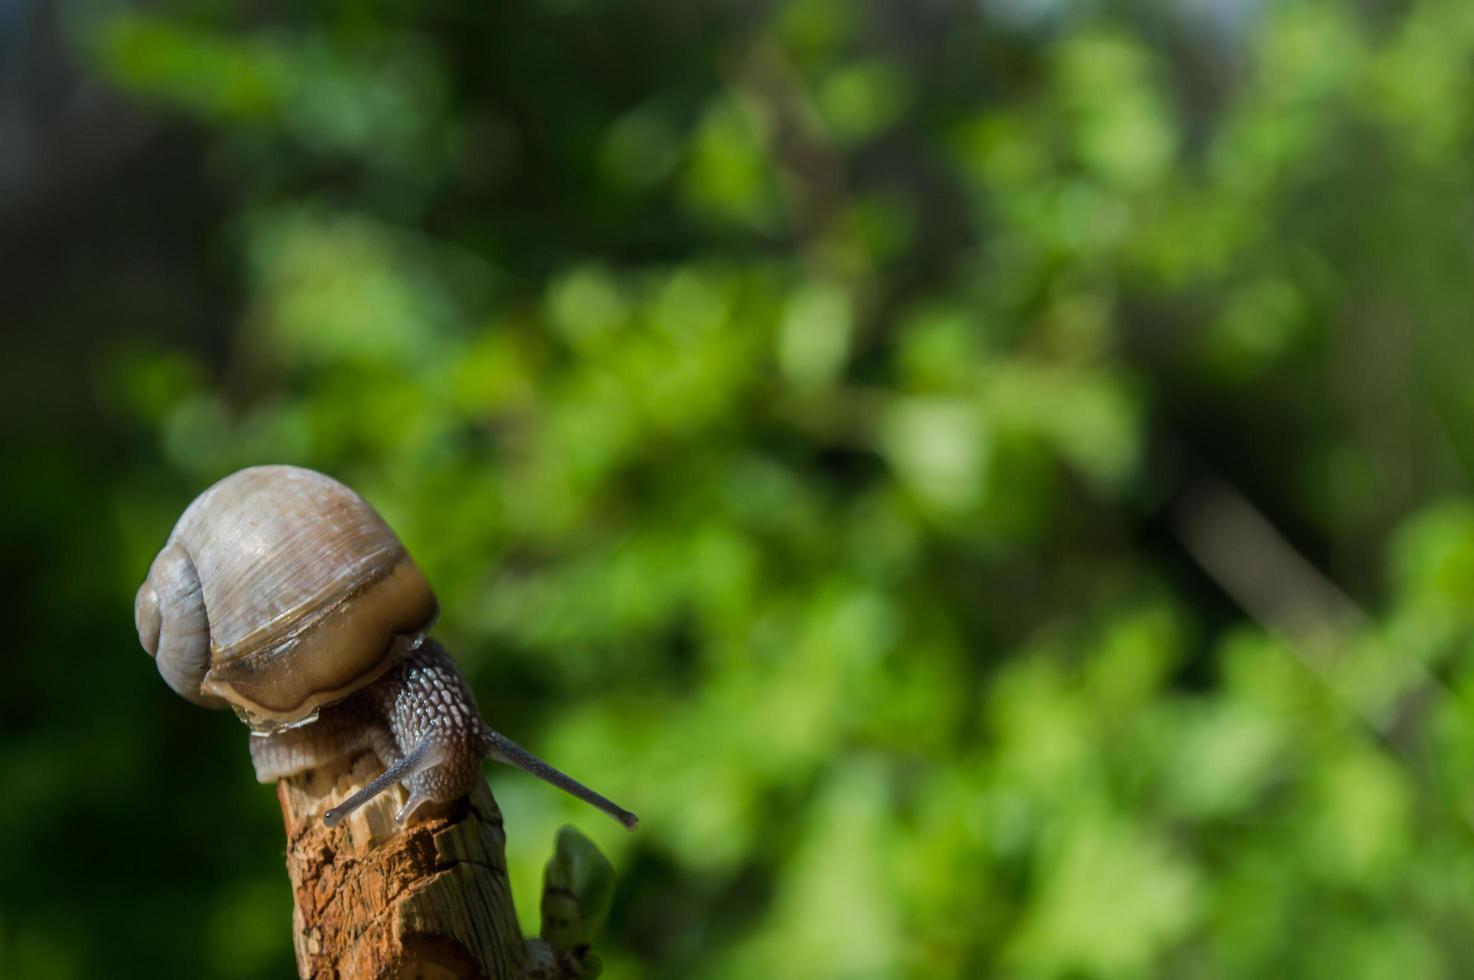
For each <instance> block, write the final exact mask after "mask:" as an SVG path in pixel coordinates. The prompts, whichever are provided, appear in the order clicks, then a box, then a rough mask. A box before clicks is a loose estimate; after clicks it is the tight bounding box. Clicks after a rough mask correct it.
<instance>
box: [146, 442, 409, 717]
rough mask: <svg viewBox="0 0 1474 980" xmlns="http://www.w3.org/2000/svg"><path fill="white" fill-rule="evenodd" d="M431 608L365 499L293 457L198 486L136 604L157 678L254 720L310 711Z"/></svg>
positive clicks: (348, 688)
mask: <svg viewBox="0 0 1474 980" xmlns="http://www.w3.org/2000/svg"><path fill="white" fill-rule="evenodd" d="M437 612H438V607H437V605H436V602H435V596H434V593H433V592H431V590H430V586H429V583H427V582H426V581H425V577H424V575H423V574H422V573H421V572H420V569H419V567H418V566H417V565H416V564H415V563H414V560H413V559H411V558H410V556H409V553H408V552H407V551H405V549H404V546H403V545H402V544H401V543H400V542H399V539H398V538H397V537H396V536H395V534H394V532H393V531H391V530H390V529H389V527H388V525H387V524H385V523H384V521H383V519H382V518H380V517H379V515H378V514H377V513H375V512H374V509H373V508H372V507H370V506H369V505H368V504H367V503H366V502H364V500H363V498H361V497H359V496H358V494H356V493H354V492H353V491H352V490H350V489H349V488H348V487H346V486H344V485H343V484H341V483H339V482H338V481H336V480H334V479H332V478H330V477H327V476H324V475H323V474H321V473H316V472H314V471H312V470H307V469H301V468H299V467H295V466H257V467H252V468H250V469H245V470H241V471H239V472H237V473H234V474H232V475H230V476H228V477H226V478H225V479H223V480H221V481H220V482H219V483H216V484H215V485H214V486H212V487H210V488H209V489H208V490H206V491H205V492H204V493H202V494H200V495H199V496H198V497H197V498H195V500H194V502H193V503H191V504H190V505H189V507H188V508H187V509H186V510H185V512H184V514H183V515H182V516H181V517H180V518H179V522H178V523H177V524H176V525H175V526H174V530H173V531H172V532H171V533H170V535H169V539H168V541H167V542H166V543H165V545H164V548H163V550H162V551H160V552H159V555H158V557H157V558H155V559H154V562H153V565H152V567H151V568H150V569H149V573H148V578H147V580H146V581H145V582H144V583H143V585H142V586H141V587H140V588H139V590H138V597H137V599H136V601H135V603H134V619H135V622H136V624H137V626H138V638H139V640H140V642H142V644H143V646H144V649H146V650H147V651H148V652H149V653H150V654H152V655H153V656H154V659H155V662H156V663H157V665H158V669H159V673H160V674H161V675H162V676H163V678H164V680H165V682H166V683H168V685H169V686H170V687H171V688H173V689H174V690H175V691H176V692H177V693H179V694H181V695H183V696H184V697H186V698H188V699H189V700H191V701H194V702H195V703H197V704H202V705H206V706H209V707H227V706H228V707H231V708H234V709H235V710H236V713H237V714H239V715H240V716H241V717H242V718H243V719H245V720H246V722H247V723H248V724H250V725H251V727H252V728H254V729H256V730H258V731H272V730H277V729H281V728H286V727H290V726H292V725H296V724H300V723H303V722H305V721H310V720H312V719H313V718H314V717H316V714H317V712H318V710H319V709H320V708H321V707H323V706H324V705H327V704H331V703H333V702H335V701H338V700H341V699H342V698H344V697H346V696H348V695H349V694H352V693H353V692H354V691H356V690H358V689H360V688H362V687H364V686H366V685H368V684H370V683H372V682H373V681H374V680H376V679H377V678H378V677H380V676H381V675H382V674H384V673H385V672H386V671H387V670H389V668H391V667H393V666H394V665H395V664H396V663H398V662H399V661H400V660H402V659H403V658H404V657H405V656H407V655H408V654H409V653H410V652H411V651H412V650H414V649H415V647H416V646H417V645H418V644H419V642H420V641H421V639H422V638H423V637H424V635H425V633H426V632H427V631H428V630H429V629H430V627H431V626H432V625H433V624H434V621H435V616H436V613H437Z"/></svg>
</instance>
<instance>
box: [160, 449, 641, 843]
mask: <svg viewBox="0 0 1474 980" xmlns="http://www.w3.org/2000/svg"><path fill="white" fill-rule="evenodd" d="M437 612H438V606H437V604H436V601H435V596H434V593H433V592H432V591H431V590H430V586H429V584H428V583H427V582H426V581H425V579H424V576H423V574H421V572H420V570H419V568H418V566H416V565H415V563H414V561H413V559H411V558H410V556H409V554H408V552H407V551H406V550H405V549H404V546H403V545H402V544H400V542H399V539H398V538H397V537H396V536H395V535H394V532H393V531H391V530H390V529H389V527H388V525H387V524H385V523H384V521H383V520H382V518H380V517H379V516H378V514H377V513H376V512H375V511H374V510H373V508H372V507H370V506H369V505H368V504H367V503H366V502H365V501H364V500H363V499H362V498H361V497H359V496H358V495H357V494H356V493H354V492H353V491H352V490H350V489H349V488H348V487H346V486H344V485H343V484H341V483H339V482H337V481H336V480H333V479H332V478H330V477H327V476H324V475H323V474H321V473H316V472H313V471H311V470H305V469H300V468H298V467H291V466H260V467H252V468H250V469H246V470H241V471H240V472H238V473H235V474H232V475H231V476H228V477H226V478H225V479H224V480H221V481H220V482H219V483H217V484H215V485H214V486H212V487H211V488H210V489H208V490H206V491H205V492H204V493H202V494H201V495H200V496H199V497H197V498H195V500H194V502H193V503H191V504H190V505H189V507H188V508H186V510H185V512H184V514H183V515H182V516H181V517H180V519H179V522H178V523H177V524H176V525H175V527H174V530H173V532H172V533H171V534H170V536H169V539H168V541H166V542H165V546H164V549H163V550H162V551H161V552H160V553H159V556H158V557H157V558H156V559H155V560H154V562H153V565H152V566H151V567H150V569H149V574H148V578H147V579H146V580H145V581H144V583H143V585H142V586H141V587H140V588H139V590H138V597H137V599H136V601H135V605H134V618H135V622H136V624H137V627H138V635H139V640H140V642H141V643H142V644H143V647H144V649H145V650H147V651H148V652H149V653H150V654H151V655H153V656H154V658H155V662H156V664H157V667H158V670H159V673H160V675H162V676H163V678H164V681H165V682H166V683H167V684H168V685H169V687H170V688H172V689H173V690H174V691H175V692H176V693H178V694H180V695H181V696H183V697H185V698H188V699H189V700H191V701H193V702H195V703H197V704H200V705H203V706H206V707H216V708H220V707H229V708H232V709H234V710H235V712H236V713H237V714H238V715H239V716H240V717H241V718H242V719H243V720H244V721H245V722H246V723H247V724H248V725H249V726H250V727H251V729H252V732H253V735H254V736H255V737H253V738H252V739H251V742H250V747H251V758H252V762H253V764H254V766H255V768H256V774H257V778H258V779H260V780H261V781H262V782H273V781H275V780H277V779H281V778H284V777H286V776H290V775H294V774H296V773H299V772H304V771H306V770H308V769H313V768H316V767H318V766H321V765H323V764H324V763H326V762H329V761H332V760H333V759H336V758H340V757H342V756H344V755H351V754H355V753H358V752H362V751H372V752H373V753H374V754H375V755H376V756H377V757H378V758H379V760H380V762H381V763H382V765H383V766H384V772H383V773H382V774H381V775H380V776H379V777H377V778H376V779H374V780H373V781H372V782H370V783H369V784H368V785H367V786H365V787H364V788H363V789H362V790H360V791H359V792H358V793H355V794H354V795H353V796H352V797H350V798H349V799H347V800H345V801H343V802H342V803H341V804H339V805H338V806H337V807H334V808H333V809H331V810H329V811H328V812H327V813H326V814H324V821H325V822H326V823H327V824H329V825H330V826H331V825H333V824H336V823H337V822H339V821H340V820H342V819H343V817H345V816H346V815H347V814H349V813H351V812H353V810H355V809H357V808H358V807H360V806H362V805H363V804H364V803H366V802H368V801H369V800H370V799H372V798H374V797H375V796H377V795H378V794H380V793H382V792H384V791H385V790H387V789H389V788H391V787H392V786H394V785H396V784H399V783H403V784H404V786H405V788H406V791H407V794H408V796H407V800H406V802H405V804H404V806H403V807H402V808H401V809H400V810H399V813H398V815H397V819H398V820H400V821H401V822H405V821H408V820H409V819H410V818H411V817H412V816H413V815H414V813H415V812H416V810H417V809H418V808H419V807H420V806H421V805H422V804H425V803H432V802H433V803H443V802H449V801H451V800H454V799H457V798H459V797H461V796H464V795H465V794H466V793H468V792H469V791H470V790H471V788H472V787H473V786H474V785H475V781H476V780H477V779H479V778H480V777H481V763H482V761H483V760H484V759H487V758H492V759H496V760H498V761H501V762H507V763H510V764H512V765H515V766H517V767H519V768H521V769H524V770H526V771H527V772H530V773H532V774H533V775H535V776H537V777H539V778H541V779H544V780H546V781H547V782H550V783H552V784H553V785H555V786H558V787H559V788H560V789H563V790H565V791H566V792H569V793H571V794H573V795H574V796H577V797H579V798H580V799H583V800H585V801H587V802H589V803H591V804H593V805H594V806H596V807H598V808H600V809H601V810H604V811H605V812H606V813H608V814H609V815H610V816H612V817H614V819H616V820H618V821H619V822H620V823H622V824H624V825H625V826H626V827H630V828H633V827H634V826H635V825H636V824H637V823H638V819H637V818H636V817H635V815H634V814H632V813H630V812H628V811H627V810H624V809H622V808H620V807H618V806H616V805H615V804H613V803H611V802H610V801H609V800H607V799H605V798H604V797H603V796H600V795H599V794H597V793H595V792H594V791H592V790H590V789H589V788H587V787H586V786H584V785H582V784H581V783H579V782H577V781H575V780H573V779H572V778H570V777H569V776H567V775H565V774H564V773H562V772H560V771H558V770H557V769H554V768H553V767H552V766H550V765H548V764H547V763H545V762H543V761H542V760H541V759H538V758H537V757H536V756H534V755H532V754H531V753H529V752H527V751H526V750H525V749H523V748H522V747H521V746H519V745H517V744H516V743H515V742H512V741H511V740H510V739H507V738H506V737H504V736H502V735H501V734H499V733H498V732H496V731H494V730H493V729H492V728H490V727H489V726H488V725H486V723H485V722H483V721H482V720H481V716H480V714H479V712H478V711H477V708H476V702H475V699H474V698H473V697H472V694H471V691H470V688H469V686H468V685H467V684H466V681H465V678H464V677H463V676H462V675H461V672H460V670H459V668H458V667H457V666H456V665H455V662H454V661H453V660H451V658H450V656H449V655H448V654H447V653H446V652H445V650H444V649H443V648H442V647H441V646H440V645H439V644H438V643H436V642H435V641H434V640H432V639H430V638H429V637H428V635H427V634H428V631H429V629H430V627H431V626H432V625H433V624H434V621H435V617H436V614H437Z"/></svg>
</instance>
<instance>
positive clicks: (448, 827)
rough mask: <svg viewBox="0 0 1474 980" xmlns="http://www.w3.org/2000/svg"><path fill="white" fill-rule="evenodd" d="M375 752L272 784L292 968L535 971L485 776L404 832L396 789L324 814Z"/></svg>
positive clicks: (312, 973) (422, 974)
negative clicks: (328, 822)
mask: <svg viewBox="0 0 1474 980" xmlns="http://www.w3.org/2000/svg"><path fill="white" fill-rule="evenodd" d="M379 769H380V767H379V765H378V763H377V761H376V760H375V758H374V756H373V755H372V753H368V754H364V755H360V756H358V757H357V758H356V759H348V758H344V759H340V760H338V761H336V762H334V763H331V764H329V765H327V766H323V767H321V768H318V769H314V770H311V771H309V772H306V773H303V774H301V775H298V776H293V777H290V778H288V779H283V780H281V781H280V782H278V783H277V798H278V799H279V800H280V802H281V808H282V817H283V819H284V821H285V823H286V832H287V871H288V873H289V874H290V876H291V880H292V895H293V901H294V905H295V908H294V911H293V915H292V920H293V926H294V931H295V934H296V936H295V945H296V950H297V969H298V972H299V973H300V974H301V976H302V977H303V978H344V980H349V978H359V977H365V978H381V977H382V978H388V977H403V978H425V980H440V978H458V977H484V978H486V980H513V978H521V977H525V976H527V975H528V974H529V972H540V971H539V970H537V967H538V966H539V964H537V963H535V962H533V961H538V960H541V959H543V958H544V956H543V955H541V954H543V953H544V952H545V950H544V949H541V948H540V947H541V945H542V944H540V943H537V942H536V941H534V943H533V944H532V945H529V944H528V942H527V941H526V940H524V939H523V937H522V934H521V930H520V929H519V927H518V925H517V916H516V912H515V910H514V909H513V906H512V892H511V888H510V886H509V885H508V882H507V870H506V855H505V851H504V844H505V840H506V838H505V835H504V833H503V830H502V818H501V812H500V811H499V810H498V809H497V806H496V801H495V800H494V799H492V796H491V791H490V790H488V789H487V788H486V785H485V783H481V784H480V785H479V786H478V787H477V789H476V790H475V791H474V792H473V793H472V794H471V795H470V796H469V797H468V798H467V799H464V800H460V801H457V802H456V803H455V804H452V805H450V806H449V807H447V808H444V809H443V810H441V811H439V812H434V813H433V814H432V815H430V816H428V817H426V816H424V815H423V811H422V815H421V816H420V819H418V820H417V821H416V822H414V823H413V824H412V825H411V826H409V827H407V828H404V829H400V828H399V827H397V826H396V825H395V823H394V818H393V814H394V811H395V810H397V809H398V808H399V806H401V805H402V804H403V802H404V801H403V798H402V791H400V790H398V789H396V790H393V791H391V792H387V793H384V794H382V795H380V796H379V797H378V798H377V799H375V800H373V801H371V802H370V803H368V804H367V805H365V806H364V807H363V808H362V809H360V810H359V811H358V812H356V813H354V814H352V815H351V816H350V817H348V818H347V819H346V820H344V821H343V823H342V824H341V825H339V826H338V827H335V828H328V827H325V826H324V825H323V823H322V814H323V811H324V810H326V809H328V808H329V807H331V806H333V805H335V804H336V803H338V802H340V801H342V800H343V799H344V798H346V797H347V796H348V795H349V794H351V793H353V792H354V791H356V790H357V789H358V788H359V787H361V786H363V785H364V784H365V783H367V782H368V781H369V780H371V779H372V778H373V777H374V776H376V775H377V774H378V772H379Z"/></svg>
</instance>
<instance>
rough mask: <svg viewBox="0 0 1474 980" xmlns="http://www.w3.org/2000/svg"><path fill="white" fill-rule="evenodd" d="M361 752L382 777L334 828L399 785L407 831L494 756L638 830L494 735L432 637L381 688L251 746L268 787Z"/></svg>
mask: <svg viewBox="0 0 1474 980" xmlns="http://www.w3.org/2000/svg"><path fill="white" fill-rule="evenodd" d="M365 750H372V751H373V752H374V754H375V755H377V756H378V757H379V761H380V763H381V764H382V765H383V766H384V772H383V773H382V774H381V775H379V776H378V777H377V778H376V779H374V780H373V781H372V782H370V783H369V784H368V785H367V786H365V787H363V789H361V790H359V791H358V792H357V793H355V794H353V795H352V796H350V797H349V798H348V799H346V800H344V801H343V802H342V803H340V804H339V805H338V806H336V807H334V808H333V809H331V810H329V811H328V812H327V813H326V814H324V815H323V822H324V823H326V824H327V825H328V826H330V827H331V826H335V825H336V824H338V823H339V822H340V821H342V820H343V818H344V817H346V816H348V814H350V813H352V812H353V811H354V810H357V809H358V808H359V807H361V806H363V805H364V804H365V803H367V802H368V801H369V800H371V799H373V798H374V797H376V796H378V795H379V794H380V793H383V792H384V791H386V790H388V789H389V788H390V787H392V786H394V785H395V784H396V783H403V784H404V787H405V789H406V790H407V791H408V798H407V800H406V802H405V804H404V806H403V807H401V808H400V810H399V812H398V813H397V814H396V815H395V819H396V820H398V821H399V822H400V823H406V822H408V821H409V820H410V818H411V817H412V816H413V815H414V813H415V811H416V810H418V809H419V808H420V806H421V805H423V804H425V803H448V802H450V801H452V800H456V799H459V798H461V797H462V796H465V795H466V794H467V793H469V792H470V791H471V789H472V788H473V787H474V786H475V785H476V782H477V780H479V779H481V764H482V761H483V760H485V759H488V758H491V759H496V760H497V761H499V762H506V763H508V764H510V765H514V766H516V767H518V768H519V769H522V770H524V771H526V772H529V773H531V774H532V775H534V776H537V777H538V778H540V779H543V780H545V781H547V782H549V783H551V784H553V785H554V786H557V787H558V788H559V789H562V790H564V791H565V792H568V793H570V794H572V795H574V796H576V797H578V798H579V799H581V800H584V801H585V802H587V803H589V804H591V805H593V806H595V807H597V808H599V809H600V810H603V811H604V812H605V813H607V814H609V815H610V816H611V817H613V818H614V819H615V820H618V821H619V822H620V823H621V824H623V825H624V826H625V827H628V828H630V829H631V830H632V829H634V828H635V827H636V826H637V825H638V824H639V818H638V817H636V816H635V815H634V814H633V813H630V812H629V811H628V810H625V809H623V808H621V807H619V806H617V805H616V804H614V803H612V802H610V801H609V800H608V799H606V798H605V797H603V796H601V795H599V794H598V793H595V792H594V791H593V790H591V789H589V788H588V787H587V786H584V785H583V784H582V783H579V782H578V781H576V780H574V779H573V778H572V777H570V776H568V775H566V774H565V773H563V772H561V771H560V770H558V769H555V768H553V767H552V766H550V765H548V764H547V763H546V762H544V761H542V760H541V759H539V758H537V757H536V756H534V755H532V754H531V753H530V752H528V751H527V750H526V749H524V748H522V747H521V746H520V745H517V744H516V743H515V742H513V741H511V740H510V739H507V738H505V737H504V736H502V735H500V734H499V733H497V732H496V731H493V730H492V729H491V728H490V727H488V726H487V725H486V723H485V722H483V721H482V720H481V716H480V714H479V713H478V712H477V710H476V701H475V698H474V697H473V696H472V695H471V690H470V688H469V687H468V686H467V684H466V681H465V678H464V677H462V676H461V672H460V670H459V668H457V667H456V665H455V662H454V661H453V660H451V659H450V657H449V655H447V654H446V652H445V650H444V648H442V647H441V646H440V644H438V643H436V642H435V641H434V640H431V639H427V640H425V641H424V642H423V643H422V644H421V645H420V647H419V648H418V649H417V650H416V651H415V652H414V653H412V654H411V655H410V656H409V657H408V658H406V659H405V660H404V661H402V662H401V663H400V664H399V665H397V666H396V667H395V668H394V669H392V670H391V671H390V672H389V673H387V674H385V675H384V676H383V677H382V678H380V679H379V680H378V681H376V682H374V683H373V684H371V685H369V686H368V687H367V688H364V689H363V690H362V691H361V692H359V693H358V694H356V695H354V696H353V697H351V698H348V699H347V700H345V701H342V702H340V703H339V704H336V705H333V706H331V707H329V708H327V709H325V710H324V711H323V712H322V714H321V716H320V717H319V718H318V720H317V721H316V722H313V723H312V724H309V725H304V726H302V727H301V728H297V729H290V730H288V731H284V732H278V733H275V734H272V735H267V736H257V737H255V738H252V739H251V759H252V762H253V763H254V764H255V767H256V778H257V779H258V780H260V781H261V782H263V783H269V782H274V781H276V780H278V779H282V778H285V777H287V776H292V775H296V774H297V773H300V772H305V771H307V770H308V769H314V768H317V767H318V766H321V765H323V764H325V763H327V762H330V761H332V760H333V759H336V758H340V757H342V756H344V755H352V754H355V753H357V752H362V751H365Z"/></svg>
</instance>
